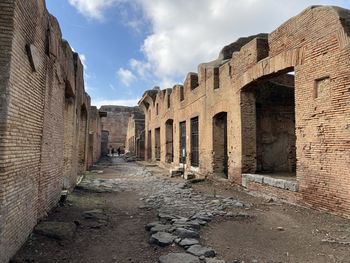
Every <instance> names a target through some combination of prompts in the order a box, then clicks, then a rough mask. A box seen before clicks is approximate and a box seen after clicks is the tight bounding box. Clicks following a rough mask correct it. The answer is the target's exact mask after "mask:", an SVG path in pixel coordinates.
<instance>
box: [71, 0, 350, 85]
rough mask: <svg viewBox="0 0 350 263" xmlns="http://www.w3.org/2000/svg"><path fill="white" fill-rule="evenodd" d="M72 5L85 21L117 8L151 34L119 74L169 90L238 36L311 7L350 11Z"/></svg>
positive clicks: (247, 2) (124, 0) (104, 2)
mask: <svg viewBox="0 0 350 263" xmlns="http://www.w3.org/2000/svg"><path fill="white" fill-rule="evenodd" d="M68 1H69V3H70V4H71V5H73V6H74V7H76V8H77V9H78V11H79V12H80V13H82V14H83V15H85V16H86V17H89V18H92V19H99V20H101V19H103V18H104V12H105V11H106V10H108V9H109V8H111V7H116V6H118V7H119V11H120V12H119V16H120V17H119V19H120V20H122V21H124V24H125V25H128V26H129V27H130V28H132V29H134V30H136V31H141V30H143V32H149V33H146V37H145V39H144V41H143V44H142V46H141V47H140V51H141V52H142V53H143V55H144V59H141V60H140V59H130V61H129V65H128V67H129V68H130V69H124V68H120V69H119V71H118V76H119V77H120V79H121V81H122V82H123V83H124V84H125V85H126V86H129V85H130V83H131V82H132V81H134V79H135V75H134V73H135V74H136V75H137V76H139V77H140V78H142V79H143V80H145V79H147V80H149V79H150V78H152V79H153V81H154V84H161V85H167V87H169V86H170V87H171V85H172V84H175V81H176V80H183V79H184V78H185V76H186V74H187V72H189V71H197V65H198V64H200V63H202V62H208V61H211V60H213V59H215V58H216V57H217V56H218V54H219V51H220V49H221V48H222V47H223V46H225V45H227V44H229V43H232V42H233V41H235V40H237V39H238V38H239V37H243V36H249V35H252V34H257V33H261V32H266V33H269V32H271V31H272V30H274V29H276V28H277V27H278V26H279V25H281V24H282V23H283V22H284V21H286V20H287V19H289V18H290V17H292V16H294V15H297V14H298V13H300V12H301V11H302V10H303V9H304V8H306V7H308V6H310V5H317V4H326V5H340V6H344V7H347V8H350V5H349V2H348V0H293V1H276V0H234V1H232V0H201V1H198V0H176V1H174V0H153V1H150V0H68ZM148 27H149V28H148ZM125 67H126V66H125ZM130 70H132V71H133V72H134V73H132V72H131V71H130ZM162 87H164V86H162Z"/></svg>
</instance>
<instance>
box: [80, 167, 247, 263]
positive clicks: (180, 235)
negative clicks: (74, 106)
mask: <svg viewBox="0 0 350 263" xmlns="http://www.w3.org/2000/svg"><path fill="white" fill-rule="evenodd" d="M117 162H118V165H117V166H115V167H114V168H116V169H118V167H120V166H122V165H126V164H124V163H120V161H117ZM127 165H128V169H131V171H132V172H131V173H129V174H128V175H127V176H125V177H123V176H121V177H118V178H113V179H102V178H98V179H97V178H93V177H89V176H86V177H85V178H84V179H83V180H82V182H81V183H80V185H79V188H80V189H82V190H88V191H96V192H122V191H134V192H137V193H138V194H139V195H140V201H142V202H143V203H144V205H142V206H140V207H139V209H147V210H148V209H156V210H157V212H158V218H159V221H156V222H150V223H149V224H147V225H146V226H145V229H146V230H147V231H149V232H150V240H149V242H150V243H151V244H154V245H158V246H161V247H164V246H169V245H171V244H173V243H176V244H178V245H179V246H180V247H183V248H184V249H185V252H186V253H170V254H168V255H166V256H162V257H160V258H159V262H165V263H168V262H169V263H185V262H219V263H221V262H225V261H222V260H219V259H216V258H214V257H215V255H216V253H215V251H214V250H213V249H211V248H207V247H203V246H201V245H200V241H199V238H200V232H199V231H200V229H201V228H202V227H203V226H206V225H207V224H208V223H210V221H212V220H213V219H214V218H215V217H216V216H226V217H234V218H237V219H240V218H242V219H247V218H249V215H247V214H245V213H242V212H240V213H233V212H226V211H225V210H226V209H230V208H235V209H248V208H249V207H250V205H249V204H244V203H243V202H241V201H240V200H237V199H235V198H233V197H229V198H227V197H223V196H219V195H214V194H213V195H205V194H198V193H195V192H194V191H193V189H192V187H191V183H190V182H175V181H172V180H169V178H166V177H160V176H154V175H153V174H152V172H150V171H149V170H147V168H146V167H140V166H139V165H137V164H134V163H128V164H127ZM106 167H109V168H110V167H113V164H112V165H108V166H107V165H106ZM103 168H104V167H103V166H102V167H98V169H103ZM119 169H120V168H119ZM90 213H91V211H90ZM88 214H89V213H88ZM208 258H213V260H211V261H210V260H209V261H208V260H207V259H208ZM214 259H215V260H217V261H215V260H214ZM205 260H207V261H205Z"/></svg>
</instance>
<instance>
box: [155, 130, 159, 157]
mask: <svg viewBox="0 0 350 263" xmlns="http://www.w3.org/2000/svg"><path fill="white" fill-rule="evenodd" d="M155 157H156V161H160V128H157V129H155Z"/></svg>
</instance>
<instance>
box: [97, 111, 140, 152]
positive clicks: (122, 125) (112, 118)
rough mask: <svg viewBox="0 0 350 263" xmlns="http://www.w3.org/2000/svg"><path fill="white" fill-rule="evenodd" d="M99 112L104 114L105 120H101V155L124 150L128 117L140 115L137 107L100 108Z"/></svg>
mask: <svg viewBox="0 0 350 263" xmlns="http://www.w3.org/2000/svg"><path fill="white" fill-rule="evenodd" d="M100 110H101V111H103V112H106V113H107V116H106V118H103V119H102V146H101V147H102V149H101V150H102V154H103V155H106V154H108V153H110V152H111V151H112V149H115V150H117V149H118V148H120V149H121V150H122V151H124V150H125V140H126V134H127V130H128V121H129V117H130V116H131V115H132V114H141V113H142V109H140V108H139V107H137V106H136V107H126V106H112V105H105V106H101V108H100Z"/></svg>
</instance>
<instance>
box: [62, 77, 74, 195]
mask: <svg viewBox="0 0 350 263" xmlns="http://www.w3.org/2000/svg"><path fill="white" fill-rule="evenodd" d="M75 117H76V116H75V97H74V92H73V89H72V87H71V85H70V83H69V82H68V81H66V82H65V94H64V115H63V119H64V135H63V137H64V145H63V164H64V165H63V187H64V188H65V189H70V188H71V187H72V186H73V185H74V183H75V173H76V171H75V169H74V166H75V165H76V164H75V162H74V159H75V158H74V152H75V148H74V145H75V140H74V138H75V134H76V133H75V130H76V126H75ZM75 160H76V159H75Z"/></svg>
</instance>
